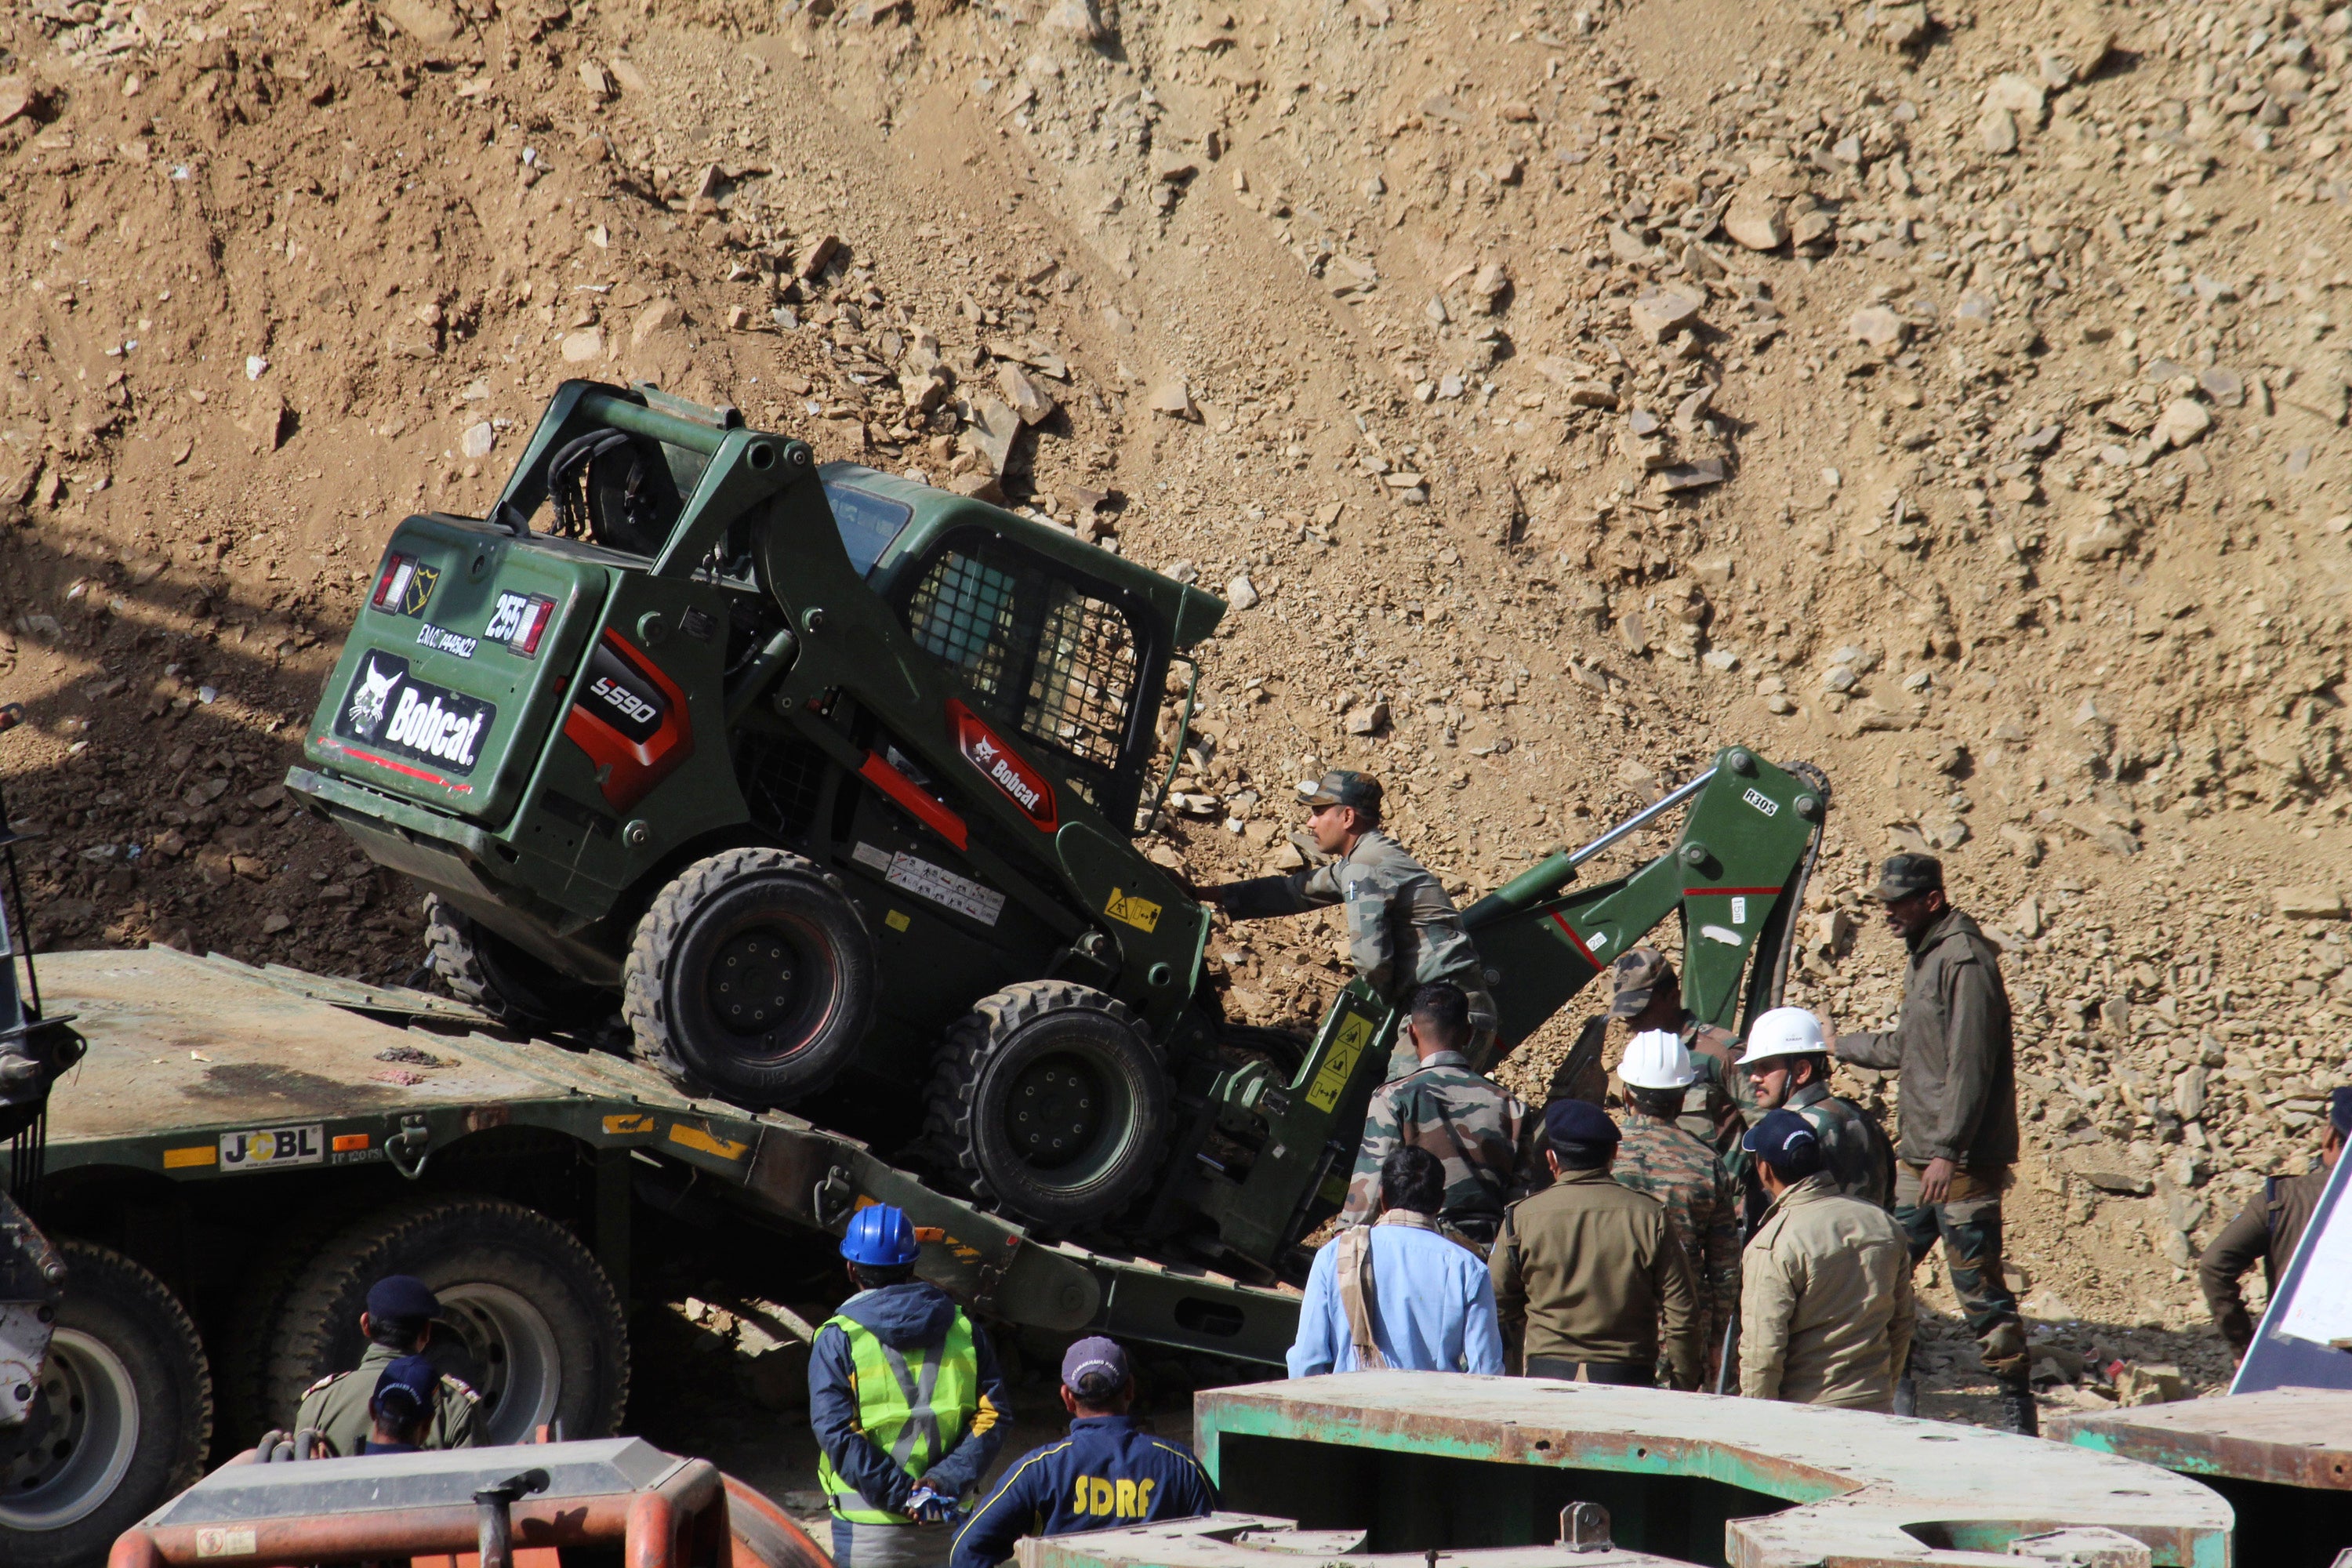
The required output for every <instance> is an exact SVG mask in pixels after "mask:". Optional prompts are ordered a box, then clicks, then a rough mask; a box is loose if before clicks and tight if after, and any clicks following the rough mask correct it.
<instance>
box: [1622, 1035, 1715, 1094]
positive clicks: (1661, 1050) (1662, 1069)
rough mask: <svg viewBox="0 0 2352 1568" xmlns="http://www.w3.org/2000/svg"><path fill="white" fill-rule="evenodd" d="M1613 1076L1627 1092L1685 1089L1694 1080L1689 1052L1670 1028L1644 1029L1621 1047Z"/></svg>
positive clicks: (1695, 1070)
mask: <svg viewBox="0 0 2352 1568" xmlns="http://www.w3.org/2000/svg"><path fill="white" fill-rule="evenodd" d="M1617 1076H1618V1077H1619V1078H1621V1079H1624V1080H1625V1083H1626V1086H1627V1087H1628V1088H1631V1089H1688V1088H1689V1087H1690V1086H1691V1084H1692V1083H1694V1082H1695V1081H1696V1079H1697V1078H1698V1069H1697V1068H1694V1067H1692V1066H1691V1059H1690V1050H1689V1048H1688V1047H1685V1045H1684V1044H1683V1042H1682V1037H1680V1036H1678V1035H1676V1034H1675V1032H1674V1031H1673V1030H1671V1029H1644V1030H1643V1031H1642V1032H1641V1033H1640V1034H1638V1035H1636V1036H1634V1037H1633V1040H1632V1041H1631V1043H1629V1044H1628V1045H1627V1046H1626V1047H1625V1059H1624V1060H1623V1061H1622V1062H1619V1063H1618V1064H1617Z"/></svg>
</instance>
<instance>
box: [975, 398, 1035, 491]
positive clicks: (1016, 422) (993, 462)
mask: <svg viewBox="0 0 2352 1568" xmlns="http://www.w3.org/2000/svg"><path fill="white" fill-rule="evenodd" d="M1021 430H1022V424H1021V416H1020V415H1018V414H1015V413H1014V412H1013V405H1011V404H1009V403H1007V402H1005V401H1004V400H1003V398H1001V397H982V398H979V399H976V400H975V401H974V402H973V404H972V408H971V428H970V429H969V430H968V431H967V432H966V435H967V436H968V437H971V441H972V443H973V445H974V446H976V447H978V448H979V450H980V455H981V456H982V458H986V459H987V460H988V470H989V472H990V473H992V474H993V475H995V476H996V477H997V478H998V479H1003V477H1004V470H1005V468H1006V467H1007V466H1009V465H1010V464H1011V463H1012V461H1013V440H1014V438H1015V437H1018V436H1019V435H1020V434H1021Z"/></svg>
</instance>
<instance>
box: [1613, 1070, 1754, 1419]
mask: <svg viewBox="0 0 2352 1568" xmlns="http://www.w3.org/2000/svg"><path fill="white" fill-rule="evenodd" d="M1617 1077H1618V1079H1619V1080H1620V1081H1621V1082H1622V1084H1623V1085H1624V1092H1625V1108H1626V1110H1627V1111H1628V1113H1629V1114H1628V1115H1627V1116H1626V1117H1625V1119H1624V1121H1622V1122H1620V1123H1619V1124H1618V1131H1619V1134H1620V1137H1619V1141H1618V1144H1617V1159H1616V1162H1615V1163H1613V1164H1612V1165H1611V1166H1610V1167H1609V1173H1610V1174H1612V1175H1613V1176H1615V1177H1616V1178H1617V1180H1618V1182H1619V1183H1620V1184H1622V1185H1624V1186H1628V1187H1631V1188H1633V1190H1634V1191H1635V1192H1637V1193H1643V1194H1648V1195H1649V1196H1651V1197H1654V1198H1655V1199H1657V1200H1658V1202H1659V1203H1661V1204H1663V1205H1664V1206H1665V1210H1666V1224H1667V1225H1668V1226H1669V1227H1670V1228H1672V1230H1673V1231H1674V1233H1675V1240H1677V1241H1679V1242H1681V1243H1682V1246H1683V1251H1684V1252H1685V1254H1687V1255H1688V1256H1689V1258H1690V1266H1691V1280H1692V1282H1693V1283H1694V1284H1695V1285H1696V1286H1697V1288H1698V1316H1699V1332H1700V1334H1701V1335H1702V1337H1703V1338H1704V1339H1705V1340H1706V1347H1707V1349H1706V1357H1707V1384H1708V1386H1710V1387H1712V1386H1713V1385H1714V1384H1715V1381H1716V1373H1717V1371H1718V1370H1719V1369H1720V1368H1721V1366H1722V1357H1723V1339H1724V1331H1725V1330H1726V1329H1727V1328H1729V1327H1730V1325H1731V1319H1732V1314H1733V1313H1734V1312H1736V1311H1737V1310H1738V1306H1739V1186H1738V1183H1737V1182H1735V1181H1733V1180H1732V1178H1731V1173H1730V1172H1729V1171H1728V1170H1726V1169H1725V1168H1724V1163H1723V1161H1722V1159H1721V1157H1720V1156H1718V1155H1717V1153H1716V1152H1715V1151H1714V1150H1713V1149H1712V1148H1710V1147H1708V1146H1707V1144H1706V1142H1703V1141H1702V1140H1700V1139H1697V1138H1695V1137H1693V1136H1692V1135H1691V1134H1690V1133H1689V1132H1687V1131H1684V1129H1683V1128H1681V1127H1680V1126H1678V1125H1676V1118H1677V1117H1679V1116H1680V1115H1681V1114H1682V1109H1683V1098H1684V1096H1685V1093H1686V1092H1687V1091H1688V1090H1689V1089H1690V1086H1691V1084H1692V1083H1693V1082H1694V1081H1696V1079H1697V1077H1698V1074H1697V1071H1696V1068H1694V1067H1693V1066H1692V1064H1691V1054H1690V1051H1689V1049H1688V1047H1685V1046H1684V1044H1683V1043H1682V1041H1680V1040H1679V1039H1677V1038H1675V1037H1674V1036H1673V1035H1671V1034H1669V1033H1667V1032H1666V1031H1665V1030H1664V1029H1653V1030H1650V1031H1648V1032H1646V1033H1643V1034H1640V1035H1636V1036H1634V1037H1633V1040H1632V1041H1631V1042H1630V1043H1629V1044H1628V1045H1627V1046H1626V1047H1625V1055H1624V1057H1623V1058H1622V1060H1620V1061H1619V1062H1618V1064H1617Z"/></svg>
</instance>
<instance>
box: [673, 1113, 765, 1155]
mask: <svg viewBox="0 0 2352 1568" xmlns="http://www.w3.org/2000/svg"><path fill="white" fill-rule="evenodd" d="M669 1141H670V1142H673V1143H676V1144H679V1145H681V1146H682V1147H685V1148H688V1149H694V1150H698V1151H699V1152H702V1153H705V1154H716V1155H718V1156H719V1158H720V1159H722V1160H740V1159H741V1158H742V1157H743V1156H744V1154H745V1153H747V1152H749V1151H750V1150H751V1145H750V1144H749V1143H738V1142H735V1141H734V1140H733V1139H731V1138H715V1137H713V1136H711V1135H710V1134H709V1133H708V1132H705V1131H703V1130H702V1129H701V1128H699V1127H688V1125H687V1124H686V1123H685V1122H683V1121H673V1122H671V1123H670V1124H669Z"/></svg>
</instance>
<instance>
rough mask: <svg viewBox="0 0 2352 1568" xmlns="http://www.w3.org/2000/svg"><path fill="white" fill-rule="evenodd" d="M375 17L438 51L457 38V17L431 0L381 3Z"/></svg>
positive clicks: (383, 0) (387, 1)
mask: <svg viewBox="0 0 2352 1568" xmlns="http://www.w3.org/2000/svg"><path fill="white" fill-rule="evenodd" d="M376 14H377V16H380V17H382V18H383V19H384V20H387V21H389V22H391V23H392V25H393V26H394V27H396V28H398V29H399V30H400V31H402V32H404V33H405V34H407V35H408V36H409V37H412V38H415V40H416V41H417V42H418V43H420V44H423V45H424V46H425V47H427V48H438V47H441V46H442V45H444V44H446V43H447V42H449V41H450V40H451V39H453V38H455V37H457V16H456V15H455V14H454V13H453V12H450V11H447V10H445V9H443V8H442V7H441V6H439V5H435V4H433V0H382V3H381V4H379V5H377V6H376Z"/></svg>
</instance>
